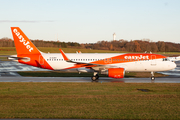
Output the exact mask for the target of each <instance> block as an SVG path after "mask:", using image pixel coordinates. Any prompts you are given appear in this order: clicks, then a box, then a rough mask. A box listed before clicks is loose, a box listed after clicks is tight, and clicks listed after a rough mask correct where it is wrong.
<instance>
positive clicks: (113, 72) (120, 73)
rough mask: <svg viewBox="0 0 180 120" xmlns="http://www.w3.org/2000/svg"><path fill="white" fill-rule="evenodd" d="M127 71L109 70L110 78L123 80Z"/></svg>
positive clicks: (121, 69)
mask: <svg viewBox="0 0 180 120" xmlns="http://www.w3.org/2000/svg"><path fill="white" fill-rule="evenodd" d="M124 73H125V70H124V68H109V69H108V76H109V77H112V78H123V77H124Z"/></svg>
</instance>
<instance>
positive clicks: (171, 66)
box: [169, 62, 176, 70]
mask: <svg viewBox="0 0 180 120" xmlns="http://www.w3.org/2000/svg"><path fill="white" fill-rule="evenodd" d="M169 68H170V69H171V70H172V69H174V68H176V63H174V62H171V64H170V65H169Z"/></svg>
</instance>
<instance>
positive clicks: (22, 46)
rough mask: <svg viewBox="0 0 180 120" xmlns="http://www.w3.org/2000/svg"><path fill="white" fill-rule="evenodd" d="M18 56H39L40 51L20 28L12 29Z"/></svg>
mask: <svg viewBox="0 0 180 120" xmlns="http://www.w3.org/2000/svg"><path fill="white" fill-rule="evenodd" d="M11 31H12V35H13V38H14V43H15V47H16V52H17V55H23V54H39V53H40V51H39V50H38V49H37V48H36V47H35V45H34V44H33V43H32V42H31V41H30V40H29V39H28V37H27V36H26V35H25V34H24V33H23V32H22V30H21V29H20V28H19V27H11Z"/></svg>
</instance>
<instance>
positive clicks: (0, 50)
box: [0, 47, 180, 56]
mask: <svg viewBox="0 0 180 120" xmlns="http://www.w3.org/2000/svg"><path fill="white" fill-rule="evenodd" d="M38 49H39V50H40V51H42V52H45V53H48V52H49V53H60V51H59V48H51V47H38ZM61 49H62V50H63V51H64V52H65V53H76V51H81V52H82V53H129V52H127V51H110V50H93V49H79V48H61ZM130 53H132V52H130ZM141 53H143V52H141ZM14 54H17V53H16V49H15V47H0V55H14ZM157 54H162V55H166V56H172V55H180V53H179V52H157Z"/></svg>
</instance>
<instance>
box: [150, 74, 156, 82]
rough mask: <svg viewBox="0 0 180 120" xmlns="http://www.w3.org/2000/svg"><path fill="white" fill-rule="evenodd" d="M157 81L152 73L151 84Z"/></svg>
mask: <svg viewBox="0 0 180 120" xmlns="http://www.w3.org/2000/svg"><path fill="white" fill-rule="evenodd" d="M154 80H155V77H154V72H151V82H152V83H153V82H154Z"/></svg>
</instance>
